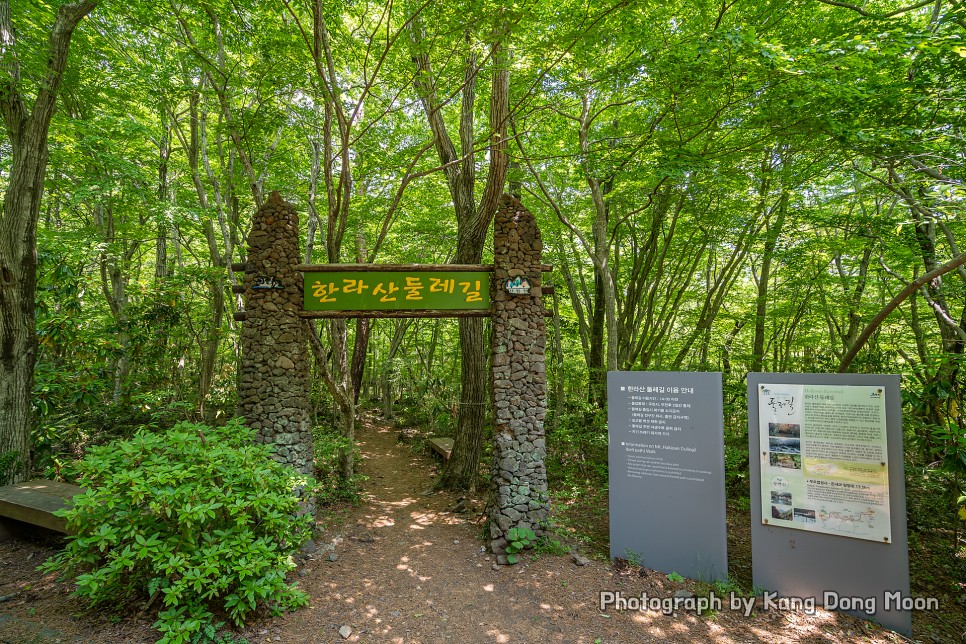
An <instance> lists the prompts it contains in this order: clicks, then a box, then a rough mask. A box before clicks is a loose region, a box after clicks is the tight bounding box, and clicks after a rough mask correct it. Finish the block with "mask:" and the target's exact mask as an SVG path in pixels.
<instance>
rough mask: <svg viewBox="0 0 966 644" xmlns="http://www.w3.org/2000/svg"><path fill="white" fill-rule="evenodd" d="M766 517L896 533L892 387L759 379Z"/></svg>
mask: <svg viewBox="0 0 966 644" xmlns="http://www.w3.org/2000/svg"><path fill="white" fill-rule="evenodd" d="M757 391H758V419H759V420H758V423H759V427H758V431H759V441H760V445H761V452H760V453H759V459H760V461H761V472H762V475H761V503H762V523H765V524H768V525H778V526H784V527H786V528H795V529H798V530H810V531H812V532H825V533H828V534H837V535H841V536H845V537H854V538H857V539H869V540H872V541H884V542H886V543H888V542H889V541H890V540H891V538H892V528H891V524H890V521H889V455H888V450H887V449H886V447H887V445H886V443H887V441H886V410H885V389H884V388H883V387H881V386H865V385H804V384H787V383H770V384H761V385H759V386H758V390H757Z"/></svg>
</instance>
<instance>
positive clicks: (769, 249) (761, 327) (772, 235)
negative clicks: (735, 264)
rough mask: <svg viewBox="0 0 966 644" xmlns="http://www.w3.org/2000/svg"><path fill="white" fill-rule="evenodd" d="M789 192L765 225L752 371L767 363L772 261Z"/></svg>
mask: <svg viewBox="0 0 966 644" xmlns="http://www.w3.org/2000/svg"><path fill="white" fill-rule="evenodd" d="M787 204H788V193H785V192H783V193H782V196H781V203H780V204H779V206H778V215H777V216H776V217H775V219H774V221H772V222H771V225H767V224H766V226H765V228H766V232H765V235H766V236H765V248H764V251H763V252H762V259H761V273H760V274H759V275H758V296H757V298H756V299H755V341H754V348H753V349H752V355H751V367H750V370H751V371H761V370H762V368H763V367H764V363H765V322H766V313H767V310H768V287H769V282H770V281H771V263H772V260H773V259H774V256H775V248H776V247H777V246H778V238H779V237H780V236H781V232H782V228H783V227H784V225H785V213H786V210H787Z"/></svg>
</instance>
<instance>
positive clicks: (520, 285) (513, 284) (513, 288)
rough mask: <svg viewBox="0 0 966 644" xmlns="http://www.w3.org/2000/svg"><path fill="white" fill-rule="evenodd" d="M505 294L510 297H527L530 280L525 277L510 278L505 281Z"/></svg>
mask: <svg viewBox="0 0 966 644" xmlns="http://www.w3.org/2000/svg"><path fill="white" fill-rule="evenodd" d="M506 292H507V293H509V294H510V295H529V294H530V280H528V279H527V278H525V277H519V276H517V277H511V278H510V279H508V280H507V281H506Z"/></svg>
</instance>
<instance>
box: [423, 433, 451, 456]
mask: <svg viewBox="0 0 966 644" xmlns="http://www.w3.org/2000/svg"><path fill="white" fill-rule="evenodd" d="M426 444H427V445H429V447H430V448H431V449H432V450H433V451H434V452H436V453H437V454H439V455H440V456H442V457H443V460H444V461H448V460H449V457H450V456H452V455H453V439H452V438H445V437H442V436H440V437H437V438H430V439H427V440H426Z"/></svg>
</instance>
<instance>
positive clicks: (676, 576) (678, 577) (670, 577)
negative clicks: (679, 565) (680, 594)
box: [667, 570, 684, 584]
mask: <svg viewBox="0 0 966 644" xmlns="http://www.w3.org/2000/svg"><path fill="white" fill-rule="evenodd" d="M667 580H668V581H673V582H674V583H676V584H680V583H681V582H682V581H684V577H682V576H681V575H680V574H678V573H676V572H674V571H673V570H672V571H671V572H669V573H668V574H667Z"/></svg>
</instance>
